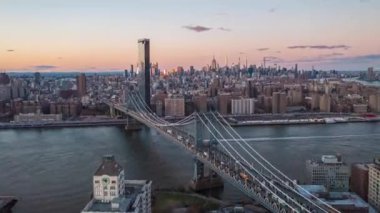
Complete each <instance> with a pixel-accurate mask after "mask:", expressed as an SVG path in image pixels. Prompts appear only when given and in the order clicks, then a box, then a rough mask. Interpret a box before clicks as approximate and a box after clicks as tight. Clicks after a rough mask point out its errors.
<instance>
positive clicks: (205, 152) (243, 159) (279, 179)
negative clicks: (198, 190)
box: [107, 87, 339, 213]
mask: <svg viewBox="0 0 380 213" xmlns="http://www.w3.org/2000/svg"><path fill="white" fill-rule="evenodd" d="M107 104H108V105H109V106H110V110H111V114H115V113H116V114H124V115H126V116H127V117H128V119H129V120H134V121H135V123H136V122H138V123H142V124H144V125H146V126H148V127H150V128H152V129H154V130H156V131H157V132H158V133H160V134H161V135H162V136H164V137H165V138H167V139H168V140H169V141H171V142H173V143H175V144H177V145H178V146H180V147H182V148H183V149H184V150H185V151H187V152H188V153H190V154H191V155H192V156H193V157H194V159H195V163H194V165H195V169H194V177H193V181H196V180H197V179H198V178H202V177H203V175H204V167H207V168H209V169H210V170H211V171H212V172H213V173H214V174H215V175H216V174H217V175H218V176H219V177H221V178H222V179H224V181H226V182H228V183H230V184H232V185H233V186H234V187H236V188H237V189H238V190H239V191H241V192H243V193H244V194H245V195H247V196H249V197H250V198H252V199H254V200H255V201H257V202H259V203H260V204H261V205H263V206H264V207H265V208H266V209H268V210H270V211H271V212H279V213H287V212H292V213H293V212H300V213H301V212H311V213H313V212H315V213H317V212H318V213H319V212H328V213H330V212H331V213H333V212H339V211H338V210H336V209H334V208H333V207H331V206H330V205H329V204H327V203H325V202H324V201H323V200H321V199H319V198H317V197H316V196H314V195H313V194H311V193H309V192H308V191H306V190H305V189H303V188H302V187H301V186H299V185H298V184H297V182H296V181H294V180H291V179H290V178H289V177H287V176H286V175H285V174H284V173H283V172H281V171H280V170H278V169H277V168H276V167H275V166H273V165H272V164H271V163H270V162H269V161H268V160H266V159H265V158H264V157H263V156H262V155H260V153H258V152H257V151H256V150H255V149H254V148H253V147H252V145H250V144H248V143H247V141H246V140H244V138H242V137H241V136H240V135H239V134H238V133H237V132H236V130H235V129H234V128H232V127H231V125H230V124H229V122H228V121H226V120H225V118H224V117H223V116H222V115H221V114H220V113H219V112H208V113H197V112H194V113H193V114H191V115H190V116H188V117H186V118H184V119H182V120H180V121H177V122H173V123H171V122H169V121H166V120H164V119H163V118H161V117H159V116H157V115H156V114H155V113H154V112H153V111H152V110H151V109H150V107H149V106H148V105H147V104H146V101H144V98H143V97H142V96H141V94H140V93H139V91H138V90H137V89H135V88H133V87H130V88H129V89H128V90H127V91H126V95H125V100H124V101H123V102H122V103H107Z"/></svg>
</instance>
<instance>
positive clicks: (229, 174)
mask: <svg viewBox="0 0 380 213" xmlns="http://www.w3.org/2000/svg"><path fill="white" fill-rule="evenodd" d="M115 108H117V109H118V110H121V111H122V112H124V113H126V114H128V115H129V116H131V117H132V118H134V119H136V120H137V121H139V122H141V123H144V124H145V125H147V126H148V127H150V128H153V129H155V130H156V131H158V132H159V133H160V134H161V135H163V136H164V137H165V138H167V139H169V140H170V141H172V142H174V143H176V144H178V145H180V146H181V147H182V148H184V149H185V150H186V151H188V152H190V153H191V154H192V155H193V156H194V157H195V158H196V159H197V160H199V161H200V162H202V163H203V164H205V165H206V166H207V167H209V168H210V169H211V170H213V171H214V172H216V173H217V174H218V175H219V176H221V177H222V178H224V179H225V180H226V181H228V182H229V183H231V184H232V185H233V186H235V187H236V188H238V189H239V190H240V191H242V192H243V193H245V194H246V195H247V196H249V197H251V198H253V199H254V200H256V201H258V202H260V203H261V204H262V205H263V206H264V207H265V208H267V209H268V210H270V211H271V212H279V213H285V212H327V211H322V210H320V209H318V210H316V209H313V208H309V209H308V206H306V205H305V203H307V202H305V200H304V199H305V198H302V197H299V196H298V197H297V195H296V194H295V193H294V191H292V190H291V189H290V188H289V185H288V186H284V185H283V184H281V183H278V182H273V181H268V179H269V178H270V177H266V178H265V177H264V178H261V179H260V178H255V177H260V176H259V175H257V173H255V171H254V170H252V169H250V166H248V165H244V163H242V162H238V161H235V160H234V159H232V157H230V156H228V155H227V154H226V153H224V152H222V151H220V150H218V149H210V148H209V147H202V148H199V147H196V146H195V138H194V137H193V136H192V135H189V134H188V133H186V132H184V131H182V130H180V129H178V128H176V127H173V126H170V127H167V126H155V125H154V124H152V123H150V122H147V121H146V119H144V118H143V116H141V115H140V114H139V113H137V112H134V111H132V110H127V109H125V108H123V107H121V106H115ZM243 167H244V168H243ZM244 169H248V170H250V172H251V173H253V174H254V177H252V176H248V175H246V173H245V171H244ZM289 184H292V183H289ZM268 189H269V190H268ZM277 189H281V191H286V192H287V194H284V193H283V194H281V193H278V192H279V191H278V190H277ZM271 191H272V192H273V191H276V192H277V193H276V195H274V194H273V193H272V192H271ZM292 195H294V196H292ZM294 197H296V198H294ZM295 200H296V201H297V203H298V204H297V203H296V202H295ZM299 203H304V205H303V206H301V207H300V206H299ZM314 208H315V207H314Z"/></svg>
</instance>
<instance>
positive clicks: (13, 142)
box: [0, 123, 380, 213]
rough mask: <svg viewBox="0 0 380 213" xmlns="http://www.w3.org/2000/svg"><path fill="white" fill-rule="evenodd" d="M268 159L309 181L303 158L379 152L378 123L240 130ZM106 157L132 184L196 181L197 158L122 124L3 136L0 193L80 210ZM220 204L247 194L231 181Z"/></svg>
mask: <svg viewBox="0 0 380 213" xmlns="http://www.w3.org/2000/svg"><path fill="white" fill-rule="evenodd" d="M237 130H238V132H240V134H241V135H242V136H243V137H244V138H247V140H248V142H249V143H250V144H252V146H253V147H254V148H256V149H257V150H258V151H259V152H260V153H262V155H263V156H264V157H266V158H267V159H268V160H269V161H270V162H272V163H273V164H274V165H275V166H277V167H278V168H279V169H280V170H282V171H283V172H285V173H286V174H288V176H289V177H291V178H293V179H294V178H296V179H299V180H300V181H301V182H302V181H304V176H305V161H306V160H308V159H319V158H320V156H321V155H323V154H335V153H337V152H338V153H340V154H342V156H343V159H344V160H345V161H346V162H347V163H352V162H367V161H371V160H372V159H373V158H374V157H375V156H379V155H380V140H379V138H380V123H348V124H330V125H295V126H263V127H257V126H256V127H239V128H238V129H237ZM106 154H112V155H115V157H116V159H117V161H118V162H119V163H120V164H121V165H122V166H123V167H124V168H125V170H126V176H127V178H128V179H151V180H153V184H154V186H155V187H156V188H158V187H159V188H176V187H181V186H183V185H184V184H187V183H188V182H189V180H190V179H191V177H192V162H193V161H192V157H191V156H190V155H189V154H187V153H186V152H185V151H184V150H183V149H182V148H179V147H177V146H176V145H174V144H172V143H170V142H168V141H167V140H165V139H163V138H162V137H161V136H160V135H158V134H157V132H155V131H153V130H149V129H143V130H141V131H138V132H132V133H127V132H125V131H124V130H123V129H121V128H117V127H96V128H62V129H45V130H41V129H35V130H2V131H0V196H1V195H13V196H17V197H18V198H19V202H18V203H17V205H16V207H15V208H14V212H16V213H23V212H29V213H34V212H35V213H37V212H38V213H40V212H42V213H43V212H56V213H59V212H80V211H81V209H82V208H83V207H84V206H85V205H86V203H87V202H88V201H89V199H90V195H91V190H92V188H91V181H92V175H93V173H94V172H95V170H96V168H97V167H98V166H99V164H100V162H101V157H102V156H103V155H106ZM219 196H220V197H221V199H225V200H230V201H239V200H241V199H246V197H245V196H244V195H242V194H241V193H240V192H238V191H236V190H235V189H234V188H233V187H232V186H230V185H228V184H226V185H225V188H224V191H223V192H221V193H220V194H219Z"/></svg>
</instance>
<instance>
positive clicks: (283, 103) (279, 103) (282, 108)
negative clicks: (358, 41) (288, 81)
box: [272, 92, 287, 114]
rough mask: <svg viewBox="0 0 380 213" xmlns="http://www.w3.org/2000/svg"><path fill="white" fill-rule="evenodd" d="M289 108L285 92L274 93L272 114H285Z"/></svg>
mask: <svg viewBox="0 0 380 213" xmlns="http://www.w3.org/2000/svg"><path fill="white" fill-rule="evenodd" d="M286 107H287V99H286V94H285V93H284V92H274V93H273V95H272V113H273V114H277V113H285V112H286Z"/></svg>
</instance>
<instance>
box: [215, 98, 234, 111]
mask: <svg viewBox="0 0 380 213" xmlns="http://www.w3.org/2000/svg"><path fill="white" fill-rule="evenodd" d="M217 97H218V110H219V112H220V113H221V114H223V115H227V114H228V113H229V112H230V111H231V99H232V95H231V94H230V93H219V94H218V96H217Z"/></svg>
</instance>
